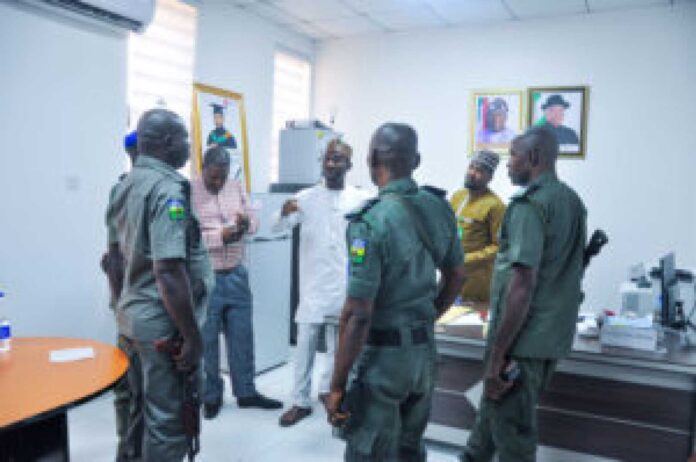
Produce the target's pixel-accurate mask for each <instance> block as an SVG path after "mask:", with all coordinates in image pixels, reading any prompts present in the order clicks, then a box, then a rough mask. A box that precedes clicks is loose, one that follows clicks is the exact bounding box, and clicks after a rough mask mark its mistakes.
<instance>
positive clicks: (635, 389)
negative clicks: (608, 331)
mask: <svg viewBox="0 0 696 462" xmlns="http://www.w3.org/2000/svg"><path fill="white" fill-rule="evenodd" d="M694 396H695V395H692V394H690V393H689V392H686V391H681V390H668V389H666V388H659V387H652V386H647V385H639V384H635V383H629V382H618V381H614V380H607V379H598V378H593V377H586V376H579V375H570V374H567V373H563V372H556V373H555V374H554V375H553V377H552V379H551V383H550V384H549V386H548V388H547V389H546V390H545V392H544V393H543V394H542V395H541V402H540V403H539V404H540V406H544V407H550V408H556V409H563V410H568V411H573V412H579V413H582V414H593V415H597V416H601V417H610V418H613V419H621V420H626V421H634V422H637V423H643V424H649V425H654V426H660V427H667V428H670V429H675V430H680V431H685V432H688V431H690V428H691V422H692V419H693V414H694V412H695V411H694V409H695V408H696V400H695V399H694Z"/></svg>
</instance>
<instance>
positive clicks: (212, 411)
mask: <svg viewBox="0 0 696 462" xmlns="http://www.w3.org/2000/svg"><path fill="white" fill-rule="evenodd" d="M221 407H222V402H221V401H216V402H214V403H203V417H204V418H206V419H207V420H210V419H214V418H215V417H217V415H218V414H219V413H220V408H221Z"/></svg>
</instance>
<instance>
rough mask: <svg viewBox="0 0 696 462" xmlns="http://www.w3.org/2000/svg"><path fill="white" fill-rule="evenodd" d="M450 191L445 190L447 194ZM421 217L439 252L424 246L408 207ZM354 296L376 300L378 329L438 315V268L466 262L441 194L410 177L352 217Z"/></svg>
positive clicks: (374, 324)
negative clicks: (420, 184) (406, 206)
mask: <svg viewBox="0 0 696 462" xmlns="http://www.w3.org/2000/svg"><path fill="white" fill-rule="evenodd" d="M443 194H444V193H443ZM396 195H399V196H401V197H403V199H404V200H406V201H408V202H409V203H410V204H412V205H413V207H414V208H415V210H416V213H417V214H418V216H419V217H420V218H421V220H420V222H421V223H422V226H423V228H424V230H425V232H426V233H427V234H428V235H429V237H430V240H431V242H432V246H433V254H434V255H432V256H431V254H430V252H429V251H428V250H427V249H426V247H425V246H424V244H423V242H422V240H421V238H420V237H419V235H418V233H417V231H416V228H415V226H414V223H413V218H412V216H411V214H410V213H409V211H408V210H407V209H406V208H405V207H404V205H403V204H402V203H401V202H400V201H399V200H398V198H396V197H394V196H396ZM348 218H349V219H350V223H349V225H348V231H347V238H348V247H349V249H350V255H349V279H348V289H347V293H348V295H349V296H350V297H353V298H359V299H368V300H374V302H375V311H374V314H373V318H372V327H373V328H377V329H385V328H399V327H403V326H408V325H410V324H413V323H418V322H422V321H426V322H433V321H434V319H435V309H434V300H435V297H436V295H437V285H436V280H435V269H436V268H450V267H454V266H457V265H459V264H461V263H462V260H463V255H462V249H461V247H460V245H459V240H458V239H457V228H456V222H455V219H454V213H453V212H452V209H451V208H450V207H449V204H448V203H447V201H446V200H445V199H444V198H443V197H441V196H440V195H438V194H437V193H435V192H431V191H430V190H426V189H425V188H423V189H418V185H417V184H416V183H415V182H414V181H413V180H412V179H410V178H408V179H400V180H395V181H392V182H390V183H389V184H387V185H386V186H384V187H383V188H382V189H381V190H380V192H379V198H378V199H376V200H374V201H371V202H370V203H368V205H366V206H365V207H363V209H362V210H360V211H358V212H356V213H354V214H351V215H349V216H348Z"/></svg>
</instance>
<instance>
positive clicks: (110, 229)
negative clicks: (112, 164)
mask: <svg viewBox="0 0 696 462" xmlns="http://www.w3.org/2000/svg"><path fill="white" fill-rule="evenodd" d="M125 178H126V174H125V173H124V174H123V175H121V176H120V177H119V178H118V181H117V182H116V183H115V184H114V185H113V186H112V187H111V190H110V191H109V202H108V203H107V205H106V248H107V249H109V248H110V247H111V245H112V244H118V234H117V230H116V222H115V220H114V217H113V216H110V215H109V210H111V207H112V204H113V202H114V198H115V197H116V195H117V194H118V188H119V187H120V186H121V183H123V180H124V179H125ZM109 292H111V291H109ZM109 308H110V309H111V310H115V309H116V300H115V299H114V297H113V295H109Z"/></svg>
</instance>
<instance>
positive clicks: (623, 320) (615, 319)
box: [607, 314, 653, 329]
mask: <svg viewBox="0 0 696 462" xmlns="http://www.w3.org/2000/svg"><path fill="white" fill-rule="evenodd" d="M607 324H608V325H610V326H626V327H635V328H638V329H649V328H651V327H652V326H653V315H652V314H649V315H647V316H643V317H642V318H627V317H624V316H609V317H607Z"/></svg>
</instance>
